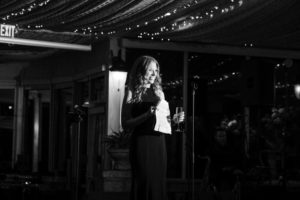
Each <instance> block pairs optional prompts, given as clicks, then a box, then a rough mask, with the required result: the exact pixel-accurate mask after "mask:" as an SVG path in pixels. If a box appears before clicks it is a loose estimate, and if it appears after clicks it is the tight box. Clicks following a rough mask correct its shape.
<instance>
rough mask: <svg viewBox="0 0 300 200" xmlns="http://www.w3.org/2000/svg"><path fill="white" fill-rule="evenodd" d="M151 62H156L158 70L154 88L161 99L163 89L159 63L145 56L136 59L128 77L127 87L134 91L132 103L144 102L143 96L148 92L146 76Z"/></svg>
mask: <svg viewBox="0 0 300 200" xmlns="http://www.w3.org/2000/svg"><path fill="white" fill-rule="evenodd" d="M151 62H154V63H155V64H156V66H157V69H158V73H157V76H156V79H155V81H154V83H153V84H152V88H153V90H154V93H155V95H156V96H157V97H158V98H159V99H160V97H161V92H162V87H161V77H160V67H159V63H158V62H157V60H156V59H155V58H153V57H151V56H146V55H144V56H141V57H139V58H137V59H136V61H135V62H134V64H133V66H132V69H131V72H130V74H129V77H128V78H129V79H128V84H127V87H128V88H129V89H130V90H131V91H132V98H131V102H141V101H142V95H143V94H144V93H145V92H146V89H147V88H146V87H145V74H146V72H147V68H148V66H149V65H150V63H151Z"/></svg>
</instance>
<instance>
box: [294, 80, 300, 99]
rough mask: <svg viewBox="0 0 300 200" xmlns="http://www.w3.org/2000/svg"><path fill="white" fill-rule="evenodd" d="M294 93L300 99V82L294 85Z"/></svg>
mask: <svg viewBox="0 0 300 200" xmlns="http://www.w3.org/2000/svg"><path fill="white" fill-rule="evenodd" d="M294 93H295V96H296V98H297V99H300V84H295V85H294Z"/></svg>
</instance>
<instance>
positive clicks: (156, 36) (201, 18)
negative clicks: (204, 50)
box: [76, 0, 254, 47]
mask: <svg viewBox="0 0 300 200" xmlns="http://www.w3.org/2000/svg"><path fill="white" fill-rule="evenodd" d="M244 1H246V0H228V1H227V2H225V3H224V4H222V5H219V3H216V4H215V5H212V6H211V7H209V8H204V9H202V10H198V11H197V13H194V14H193V15H189V16H186V17H184V18H180V19H177V20H175V21H173V22H172V23H171V24H170V25H167V26H166V25H163V26H161V27H159V28H158V30H157V31H153V32H147V33H145V32H140V33H138V34H137V38H138V39H151V40H160V41H170V38H168V39H166V38H164V37H163V36H162V35H163V34H167V33H170V32H175V31H183V30H186V29H190V28H192V27H194V26H196V25H199V24H203V23H205V22H208V21H209V20H212V19H214V18H216V17H218V16H220V15H222V14H227V13H230V12H231V11H234V10H235V9H237V8H239V7H241V6H242V5H243V4H244ZM200 3H202V1H197V0H194V1H191V2H189V3H187V4H185V5H182V6H179V7H176V8H174V9H172V10H170V11H167V12H165V13H164V14H162V15H160V16H157V17H155V18H153V19H151V20H147V21H145V22H143V23H139V24H135V25H132V26H128V27H126V28H124V29H119V30H111V31H108V32H105V33H104V35H111V34H112V32H113V34H121V33H123V32H130V31H132V30H134V29H139V28H142V27H145V26H149V25H152V24H153V23H160V21H162V20H165V19H166V18H172V17H173V16H174V15H176V14H178V13H179V12H183V11H185V10H186V9H191V8H193V7H195V6H197V5H199V4H200ZM101 27H102V25H96V26H94V27H93V32H97V30H99V29H100V28H101ZM84 29H86V28H81V31H84ZM76 31H78V29H76ZM247 46H250V47H253V46H254V45H253V43H251V44H249V45H247Z"/></svg>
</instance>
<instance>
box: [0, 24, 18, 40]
mask: <svg viewBox="0 0 300 200" xmlns="http://www.w3.org/2000/svg"><path fill="white" fill-rule="evenodd" d="M15 28H16V26H14V25H7V24H0V36H1V37H9V38H14V37H15Z"/></svg>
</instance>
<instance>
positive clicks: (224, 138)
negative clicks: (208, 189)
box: [209, 128, 245, 192]
mask: <svg viewBox="0 0 300 200" xmlns="http://www.w3.org/2000/svg"><path fill="white" fill-rule="evenodd" d="M227 134H228V133H227V132H226V130H225V129H223V128H217V129H216V130H215V133H214V140H213V143H212V145H211V147H210V148H209V149H210V150H209V156H210V158H211V167H210V182H211V184H212V185H213V186H214V187H215V188H214V189H215V190H216V191H217V192H222V191H232V189H233V187H234V184H235V182H236V177H237V175H238V174H239V173H242V171H241V169H243V161H244V158H245V156H244V153H243V152H244V151H243V149H236V148H235V146H234V145H232V144H231V143H230V141H229V138H228V135H227Z"/></svg>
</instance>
